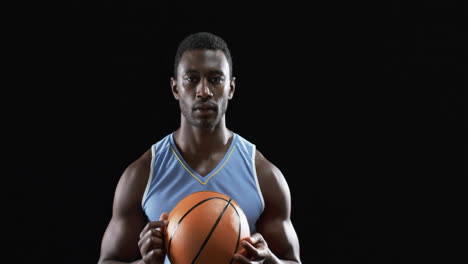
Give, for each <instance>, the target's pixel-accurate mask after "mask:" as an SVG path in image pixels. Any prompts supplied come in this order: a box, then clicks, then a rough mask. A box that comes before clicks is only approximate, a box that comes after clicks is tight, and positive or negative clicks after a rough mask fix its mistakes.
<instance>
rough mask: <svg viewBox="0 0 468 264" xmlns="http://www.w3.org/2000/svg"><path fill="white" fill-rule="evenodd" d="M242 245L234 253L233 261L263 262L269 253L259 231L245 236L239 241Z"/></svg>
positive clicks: (243, 262)
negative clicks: (237, 251)
mask: <svg viewBox="0 0 468 264" xmlns="http://www.w3.org/2000/svg"><path fill="white" fill-rule="evenodd" d="M241 246H242V247H243V248H242V249H241V250H240V251H239V253H236V254H234V263H241V264H251V263H258V264H261V263H263V262H264V261H265V260H266V259H267V258H268V257H269V255H270V250H269V249H268V244H267V242H266V241H265V239H264V238H263V236H262V235H261V234H259V233H255V234H253V235H252V236H250V237H248V238H245V239H244V240H242V242H241Z"/></svg>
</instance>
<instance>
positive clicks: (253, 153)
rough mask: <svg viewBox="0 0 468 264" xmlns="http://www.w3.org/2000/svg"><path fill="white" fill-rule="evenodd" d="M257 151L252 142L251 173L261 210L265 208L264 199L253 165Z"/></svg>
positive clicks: (255, 168)
mask: <svg viewBox="0 0 468 264" xmlns="http://www.w3.org/2000/svg"><path fill="white" fill-rule="evenodd" d="M256 153H257V148H256V146H255V144H252V170H253V175H254V179H255V184H256V185H257V192H258V196H259V198H260V201H261V202H262V211H263V210H265V201H264V200H263V194H262V189H261V188H260V183H259V181H258V177H257V167H256V166H255V155H256Z"/></svg>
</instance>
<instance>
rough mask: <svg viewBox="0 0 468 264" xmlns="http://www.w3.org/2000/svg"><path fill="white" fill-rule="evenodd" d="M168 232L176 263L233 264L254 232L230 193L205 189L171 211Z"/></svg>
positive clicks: (171, 257)
mask: <svg viewBox="0 0 468 264" xmlns="http://www.w3.org/2000/svg"><path fill="white" fill-rule="evenodd" d="M168 220H169V224H168V225H167V229H166V232H165V235H166V237H165V246H166V252H167V256H168V257H169V260H170V261H171V263H172V264H191V263H196V264H229V263H231V260H232V256H233V255H234V253H236V252H239V251H240V249H241V248H242V247H241V246H240V241H241V240H242V239H244V238H246V237H248V236H249V235H250V229H249V224H248V222H247V218H246V216H245V214H244V212H243V211H242V209H241V208H240V206H239V205H238V204H237V203H236V202H235V201H234V200H232V199H231V198H230V197H228V196H227V195H224V194H221V193H218V192H212V191H201V192H195V193H192V194H189V195H188V196H186V197H185V198H183V199H182V200H180V201H179V203H178V204H177V205H176V206H175V207H174V209H173V210H172V211H171V212H170V213H169V219H168Z"/></svg>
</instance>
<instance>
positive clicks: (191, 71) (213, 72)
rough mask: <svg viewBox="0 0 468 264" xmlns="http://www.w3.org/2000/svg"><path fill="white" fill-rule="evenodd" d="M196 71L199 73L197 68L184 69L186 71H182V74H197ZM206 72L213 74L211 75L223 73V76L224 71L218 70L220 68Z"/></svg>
mask: <svg viewBox="0 0 468 264" xmlns="http://www.w3.org/2000/svg"><path fill="white" fill-rule="evenodd" d="M197 73H199V71H197V70H186V71H185V72H184V74H197ZM208 73H209V74H213V75H214V74H217V75H223V76H225V74H224V72H223V71H220V70H211V71H209V72H208Z"/></svg>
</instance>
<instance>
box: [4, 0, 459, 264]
mask: <svg viewBox="0 0 468 264" xmlns="http://www.w3.org/2000/svg"><path fill="white" fill-rule="evenodd" d="M251 2H252V3H249V4H241V3H237V2H226V3H220V2H196V1H193V2H189V3H182V2H170V1H163V2H156V1H154V2H153V1H123V2H115V1H95V2H93V3H87V2H83V1H71V2H68V3H66V4H63V5H50V6H44V5H40V4H38V5H37V6H28V7H27V8H25V9H23V8H20V9H19V11H18V12H15V13H14V14H17V15H14V16H13V17H14V18H12V19H11V20H10V22H9V24H8V27H9V30H8V32H9V33H12V34H11V37H7V38H6V40H5V42H6V43H8V44H11V46H9V48H8V49H5V51H6V53H8V55H11V57H12V60H11V64H10V65H9V67H7V68H8V69H7V70H6V71H5V74H6V75H7V77H11V79H12V80H11V82H8V83H7V84H6V87H5V88H6V89H5V92H4V96H3V97H2V99H3V100H2V101H4V103H3V107H4V111H3V112H4V114H5V118H4V124H6V125H5V126H4V131H5V132H6V133H4V135H5V136H4V139H5V142H4V143H5V144H4V145H5V146H6V148H4V149H5V150H6V153H7V155H8V157H12V158H13V159H12V160H11V161H10V159H8V160H6V162H5V167H7V168H8V169H11V170H10V171H12V173H9V174H8V175H7V176H6V178H5V180H10V179H12V181H11V182H12V183H14V187H13V188H9V187H8V186H10V185H9V184H8V185H4V186H7V187H4V188H6V190H5V191H4V192H3V194H4V195H6V196H7V197H6V200H5V201H10V202H7V206H8V207H7V209H8V210H9V212H11V213H9V214H8V217H7V220H9V221H8V225H6V226H5V227H6V229H7V231H11V232H10V233H11V234H12V236H10V238H8V239H7V238H6V237H4V238H3V239H4V240H5V241H4V242H7V243H8V244H9V245H11V246H13V248H12V250H11V251H10V256H12V257H13V258H14V259H16V261H19V262H24V263H48V262H57V263H96V262H97V260H98V257H99V247H100V242H101V238H102V235H103V233H104V230H105V227H106V225H107V223H108V221H109V220H110V217H111V207H112V199H113V194H114V189H115V186H116V184H117V181H118V179H119V177H120V175H121V173H122V172H123V170H124V169H125V167H126V166H127V165H129V164H130V163H131V162H132V161H134V160H135V159H136V158H138V157H139V156H140V155H141V154H142V153H143V152H144V151H146V150H147V149H148V148H149V147H150V146H151V144H153V143H154V142H156V141H158V140H159V139H160V138H162V137H163V136H165V135H166V134H167V133H170V132H171V131H173V130H175V129H176V128H177V127H178V124H179V120H180V114H179V110H178V104H177V102H176V101H175V100H174V99H173V97H172V94H171V92H170V87H169V78H170V77H171V74H172V70H173V58H174V55H175V52H176V48H177V45H178V43H179V41H181V40H182V38H183V37H185V36H186V35H187V34H189V33H193V32H197V31H210V32H212V33H215V34H218V35H220V36H221V37H223V38H224V39H225V40H226V41H227V43H228V45H229V47H230V49H231V53H232V56H233V62H234V75H235V76H236V77H237V89H236V93H235V97H234V100H232V101H231V102H230V105H229V109H228V113H227V125H228V127H229V128H230V129H231V130H233V131H235V132H237V133H239V134H240V135H242V136H243V137H245V138H247V139H249V140H250V141H252V142H254V143H255V144H256V145H257V148H258V149H259V150H260V151H261V152H262V153H263V154H264V155H265V156H266V157H267V158H268V159H269V160H270V161H272V162H273V163H274V164H275V165H276V166H277V167H279V168H280V169H281V171H282V172H283V174H284V175H285V177H286V179H287V181H288V183H289V187H290V190H291V195H292V210H293V211H292V220H293V223H294V226H295V228H296V231H297V233H298V236H299V239H300V243H301V256H302V261H303V263H413V262H419V261H420V260H421V258H425V259H426V258H427V259H434V258H436V257H440V259H445V258H447V257H448V256H447V255H442V254H441V253H440V251H439V250H438V249H437V247H438V246H436V245H439V244H440V243H443V241H446V240H440V239H439V236H441V235H443V234H444V232H445V231H439V228H438V227H443V228H442V229H444V230H445V227H448V226H446V225H445V224H443V223H444V222H443V219H445V218H448V217H449V214H450V212H449V209H448V208H447V206H446V204H445V203H444V202H443V201H445V200H444V199H445V198H447V197H452V196H451V195H454V196H457V195H459V194H458V193H457V192H454V191H449V190H448V188H449V187H448V185H447V184H446V182H450V184H453V185H456V184H454V181H453V180H451V179H453V177H457V176H459V175H461V173H460V172H459V171H457V170H456V166H459V164H460V163H461V161H462V159H463V155H462V154H460V153H461V150H462V148H463V145H462V144H461V143H462V141H461V140H459V136H460V135H461V129H462V127H463V124H462V121H464V120H463V117H462V113H461V109H462V100H463V99H462V98H463V94H462V88H463V87H466V83H465V81H464V79H463V78H464V76H462V73H463V72H462V71H464V70H465V69H466V68H465V64H464V61H463V59H464V57H463V56H464V55H465V52H466V51H464V50H463V46H466V42H465V43H462V41H461V39H462V30H461V27H460V25H459V24H457V22H458V21H457V20H458V19H459V17H460V16H461V15H462V12H463V11H464V10H463V6H461V5H455V4H452V3H450V2H445V3H436V2H434V1H426V2H425V3H424V4H413V5H410V4H405V3H406V1H387V2H385V3H382V2H380V3H379V4H375V3H366V4H364V3H361V4H358V3H355V2H351V1H350V2H349V3H348V2H346V3H339V2H333V3H327V4H324V3H315V2H314V3H308V4H300V5H299V4H289V5H284V4H279V3H278V4H274V3H264V4H259V3H257V4H254V3H253V1H251ZM10 30H11V31H10ZM9 182H10V181H9ZM10 206H11V208H10ZM439 219H442V220H440V221H439ZM10 227H11V228H10ZM434 249H436V250H434ZM31 261H33V262H31Z"/></svg>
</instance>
